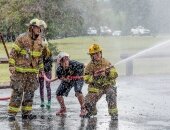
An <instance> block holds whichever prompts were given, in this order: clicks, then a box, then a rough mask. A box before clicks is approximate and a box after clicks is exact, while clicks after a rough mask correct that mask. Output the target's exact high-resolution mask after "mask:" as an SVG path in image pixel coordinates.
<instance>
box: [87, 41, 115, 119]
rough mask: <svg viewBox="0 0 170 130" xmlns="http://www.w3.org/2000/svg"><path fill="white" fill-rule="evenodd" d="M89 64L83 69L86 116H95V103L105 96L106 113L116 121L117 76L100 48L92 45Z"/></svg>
mask: <svg viewBox="0 0 170 130" xmlns="http://www.w3.org/2000/svg"><path fill="white" fill-rule="evenodd" d="M89 55H90V57H91V61H90V63H88V64H87V66H86V68H85V76H84V80H85V83H87V84H88V94H87V95H86V96H85V107H86V110H87V114H86V116H92V115H96V114H97V109H96V103H97V102H98V100H99V99H100V98H101V97H102V95H104V94H106V101H107V103H108V112H109V115H110V116H111V117H112V119H114V120H117V119H118V110H117V101H116V96H117V92H116V87H115V84H116V82H115V79H116V78H117V77H118V74H117V72H116V70H115V68H114V66H112V65H111V63H110V62H109V61H107V60H106V59H105V58H103V57H102V48H101V47H100V46H99V45H98V44H92V45H91V46H90V48H89Z"/></svg>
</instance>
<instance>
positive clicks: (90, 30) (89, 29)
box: [87, 27, 97, 35]
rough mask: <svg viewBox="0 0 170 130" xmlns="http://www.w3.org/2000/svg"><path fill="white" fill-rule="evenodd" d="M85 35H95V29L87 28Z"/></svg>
mask: <svg viewBox="0 0 170 130" xmlns="http://www.w3.org/2000/svg"><path fill="white" fill-rule="evenodd" d="M87 34H88V35H97V29H96V28H95V27H89V28H88V29H87Z"/></svg>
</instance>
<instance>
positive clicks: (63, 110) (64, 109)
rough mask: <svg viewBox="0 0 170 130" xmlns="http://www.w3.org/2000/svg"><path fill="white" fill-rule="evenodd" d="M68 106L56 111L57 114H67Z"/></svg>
mask: <svg viewBox="0 0 170 130" xmlns="http://www.w3.org/2000/svg"><path fill="white" fill-rule="evenodd" d="M66 112H67V111H66V108H65V107H62V108H60V110H59V111H58V112H57V113H56V115H65V113H66Z"/></svg>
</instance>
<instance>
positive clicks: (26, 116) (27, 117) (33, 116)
mask: <svg viewBox="0 0 170 130" xmlns="http://www.w3.org/2000/svg"><path fill="white" fill-rule="evenodd" d="M36 118H37V116H36V115H33V114H30V115H22V119H23V120H27V119H29V120H33V119H36Z"/></svg>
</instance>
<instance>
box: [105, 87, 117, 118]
mask: <svg viewBox="0 0 170 130" xmlns="http://www.w3.org/2000/svg"><path fill="white" fill-rule="evenodd" d="M105 93H106V101H107V103H108V112H109V114H110V115H117V114H118V110H117V88H116V87H109V88H107V89H105Z"/></svg>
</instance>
